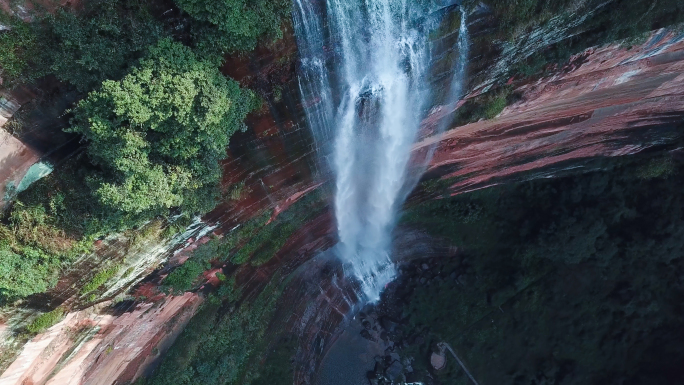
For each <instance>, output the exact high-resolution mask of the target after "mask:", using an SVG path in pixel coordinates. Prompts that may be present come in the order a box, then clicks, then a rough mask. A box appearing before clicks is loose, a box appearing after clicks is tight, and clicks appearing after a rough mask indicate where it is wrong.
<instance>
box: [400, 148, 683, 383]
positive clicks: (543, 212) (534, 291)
mask: <svg viewBox="0 0 684 385" xmlns="http://www.w3.org/2000/svg"><path fill="white" fill-rule="evenodd" d="M595 166H596V167H597V168H598V169H599V170H601V171H595V172H589V173H585V174H575V175H571V176H567V177H563V178H558V179H553V180H535V181H531V182H525V183H520V184H516V185H508V186H500V187H496V188H491V189H488V190H483V191H478V192H474V193H470V194H466V195H462V196H458V197H453V198H445V199H440V200H437V201H429V202H426V203H424V204H420V205H418V206H414V207H413V208H412V209H411V210H409V212H408V213H407V215H406V217H405V221H408V222H410V223H412V224H413V225H416V226H420V227H421V228H423V229H427V230H429V231H430V232H432V233H433V234H435V235H438V236H440V237H444V238H446V239H449V240H450V241H451V242H453V244H455V245H458V246H459V247H462V248H463V250H464V253H463V254H462V255H461V256H459V257H455V258H453V259H444V260H440V261H435V263H436V265H435V268H434V269H433V270H431V271H427V272H423V273H422V274H423V276H424V277H434V278H430V280H429V284H425V285H423V284H419V283H417V282H415V281H413V282H414V283H409V284H407V285H406V287H403V288H402V290H404V292H403V293H405V294H404V295H407V296H408V297H407V299H406V301H407V302H408V304H409V305H408V306H406V307H405V308H404V315H406V316H407V317H408V319H409V320H410V323H409V328H408V330H407V334H409V335H410V334H412V333H415V334H418V335H423V336H425V337H426V338H427V339H428V342H429V341H432V342H433V343H434V342H438V341H447V342H450V343H451V344H452V345H453V346H454V348H455V349H456V351H457V352H459V354H461V358H462V359H463V360H464V361H465V362H466V364H467V365H468V366H469V368H470V369H471V371H472V372H473V374H474V375H475V377H476V378H477V379H478V380H479V381H481V382H483V383H512V384H533V383H537V384H538V383H583V384H586V383H614V382H615V383H617V382H619V383H649V381H651V382H653V383H663V384H664V383H679V382H680V381H681V375H680V374H678V371H677V367H678V365H679V364H678V363H679V362H681V359H684V350H682V348H681V344H680V343H679V342H680V341H681V338H683V337H684V335H682V333H681V327H680V325H681V317H682V308H681V305H680V300H681V298H683V297H684V285H683V284H682V280H681V279H680V278H679V277H680V276H681V274H682V273H683V272H684V264H683V262H684V195H683V194H682V193H681V189H680V186H681V184H682V182H683V179H684V175H683V174H682V166H681V164H680V162H677V161H676V160H673V159H672V158H670V157H669V156H665V157H658V158H654V159H652V160H649V159H644V158H636V159H634V160H610V161H607V162H601V163H598V164H596V165H595ZM436 190H437V192H438V190H439V189H436ZM420 263H421V262H419V263H418V264H420ZM415 334H414V335H415ZM429 349H430V344H429V343H428V344H426V345H423V346H422V347H421V346H412V347H411V348H409V349H407V350H406V353H407V354H410V355H413V356H414V357H416V358H418V359H419V362H418V363H417V364H416V365H414V367H416V368H418V367H420V368H423V369H421V370H427V368H428V365H429V363H427V362H426V361H424V360H423V359H420V357H428V354H429ZM627 352H629V353H627ZM492 357H495V358H496V362H497V365H496V367H495V368H492V366H491V365H490V364H489V362H491V359H492ZM423 373H425V372H423ZM678 376H679V377H678ZM461 380H463V381H466V379H465V375H464V374H463V372H462V371H461V370H460V369H459V367H458V366H453V365H452V366H450V369H448V370H446V371H444V372H441V373H437V377H436V381H435V382H433V383H437V384H440V383H441V384H452V383H455V382H456V381H461Z"/></svg>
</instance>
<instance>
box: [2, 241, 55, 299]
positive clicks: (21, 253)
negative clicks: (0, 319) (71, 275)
mask: <svg viewBox="0 0 684 385" xmlns="http://www.w3.org/2000/svg"><path fill="white" fill-rule="evenodd" d="M59 267H60V262H59V260H58V259H56V258H55V257H53V256H51V255H49V254H46V253H45V252H43V251H42V250H40V249H37V248H34V247H30V246H24V247H22V248H18V249H14V248H12V247H10V246H9V245H8V244H6V243H5V244H3V243H0V302H2V301H7V300H12V299H16V298H20V297H26V296H29V295H31V294H35V293H41V292H44V291H45V290H47V289H48V288H50V287H52V286H54V285H55V284H56V283H57V272H58V271H59Z"/></svg>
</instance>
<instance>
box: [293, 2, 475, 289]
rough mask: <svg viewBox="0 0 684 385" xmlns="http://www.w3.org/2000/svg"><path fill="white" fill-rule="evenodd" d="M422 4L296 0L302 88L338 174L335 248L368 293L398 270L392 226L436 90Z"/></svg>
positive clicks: (456, 90)
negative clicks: (433, 89) (431, 78)
mask: <svg viewBox="0 0 684 385" xmlns="http://www.w3.org/2000/svg"><path fill="white" fill-rule="evenodd" d="M418 3H419V1H415V0H413V1H411V0H327V3H326V4H325V5H323V4H322V3H321V2H320V1H316V0H295V11H294V20H295V28H296V33H297V38H298V44H299V48H300V52H301V75H300V83H299V84H300V90H301V93H302V98H303V100H304V103H305V108H306V112H307V118H308V123H309V125H310V126H311V129H312V131H313V132H314V138H315V141H316V146H317V147H319V148H320V150H321V152H323V153H324V155H325V157H327V155H328V153H331V155H332V156H331V157H330V159H329V162H330V165H331V167H332V169H333V171H334V174H335V178H336V195H335V215H336V220H337V230H338V235H339V241H340V242H339V245H338V247H337V251H338V254H339V257H340V258H341V259H342V261H343V262H345V269H346V272H347V274H350V275H352V276H353V277H355V278H356V279H357V280H358V281H359V284H360V289H361V292H362V294H363V296H364V297H365V299H366V300H368V301H371V302H372V301H376V300H377V299H378V298H379V295H380V292H381V290H382V289H383V288H384V286H385V285H386V284H387V283H388V282H390V281H391V280H392V278H393V277H394V275H395V269H394V265H393V263H392V261H391V259H390V255H389V253H390V247H391V232H392V229H393V227H394V223H395V220H396V214H397V211H398V208H399V206H400V205H401V204H402V203H403V198H404V195H405V194H403V193H402V189H403V188H404V187H405V182H406V175H405V174H406V168H407V164H408V162H409V159H410V155H411V146H412V144H413V143H414V141H415V139H416V136H417V133H418V129H419V127H420V122H421V120H422V119H423V118H424V117H425V110H426V109H427V107H428V104H429V102H430V98H431V95H432V92H431V89H430V86H429V84H430V82H429V81H428V79H427V78H428V75H429V73H428V72H429V65H430V61H431V55H430V43H429V39H428V32H426V31H425V30H420V29H421V28H425V27H426V26H425V25H424V24H425V23H426V22H427V21H426V20H427V17H426V16H428V15H429V14H430V12H431V7H430V6H429V5H425V4H422V5H419V4H418ZM422 3H425V1H422ZM324 7H325V8H324ZM432 9H433V10H434V7H433V8H432ZM322 16H326V17H327V18H325V19H324V18H323V17H322ZM323 20H327V27H328V28H327V30H325V29H323V25H324V23H323ZM462 24H463V27H462V30H465V22H463V23H462ZM462 34H463V33H462ZM460 41H461V39H460V38H459V45H460V44H461V43H460ZM459 48H460V54H461V56H463V55H464V53H465V51H466V50H465V48H464V47H459ZM460 67H463V69H460ZM464 69H465V63H464V62H463V63H459V68H457V69H456V71H455V76H454V80H453V82H452V83H453V84H455V86H454V85H452V89H451V93H450V94H451V95H454V94H455V96H456V97H458V96H460V93H461V85H460V83H461V81H462V77H463V72H464ZM448 99H449V100H448V101H447V103H450V102H452V100H451V99H452V96H450V97H448ZM327 143H331V144H332V148H331V149H330V151H327Z"/></svg>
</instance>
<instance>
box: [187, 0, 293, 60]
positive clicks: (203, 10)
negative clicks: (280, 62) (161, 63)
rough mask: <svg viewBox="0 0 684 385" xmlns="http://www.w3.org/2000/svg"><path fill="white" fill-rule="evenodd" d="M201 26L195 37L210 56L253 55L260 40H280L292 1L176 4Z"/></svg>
mask: <svg viewBox="0 0 684 385" xmlns="http://www.w3.org/2000/svg"><path fill="white" fill-rule="evenodd" d="M174 1H175V2H176V4H178V6H179V7H180V8H181V9H182V10H184V11H185V12H187V13H188V14H189V15H190V16H192V17H193V18H194V19H195V20H197V21H198V22H199V24H198V25H196V26H195V35H196V36H198V37H199V39H198V40H200V41H201V43H200V45H204V47H202V48H205V49H207V50H209V52H225V51H249V50H252V49H254V48H255V47H256V44H257V40H258V38H259V37H261V36H264V35H271V36H273V37H280V36H281V35H282V31H281V29H280V27H281V24H282V21H283V19H284V18H286V17H287V16H289V12H290V0H174Z"/></svg>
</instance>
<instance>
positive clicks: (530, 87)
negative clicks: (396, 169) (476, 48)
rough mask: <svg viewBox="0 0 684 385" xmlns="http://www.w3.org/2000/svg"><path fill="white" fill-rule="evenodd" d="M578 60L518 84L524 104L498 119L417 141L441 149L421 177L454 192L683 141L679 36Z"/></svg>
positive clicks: (683, 67)
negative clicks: (542, 170) (590, 159)
mask: <svg viewBox="0 0 684 385" xmlns="http://www.w3.org/2000/svg"><path fill="white" fill-rule="evenodd" d="M578 58H581V62H571V63H570V64H569V65H568V66H566V67H565V68H563V69H561V71H560V72H558V73H556V74H554V75H552V76H549V77H547V78H542V79H538V80H537V81H535V82H529V83H522V84H520V85H519V86H518V87H517V90H516V92H519V93H520V95H521V99H520V100H519V101H518V102H515V103H513V104H511V105H509V106H508V107H506V108H505V109H504V111H503V112H502V113H501V114H500V115H499V116H498V117H496V118H494V119H491V120H486V121H480V122H476V123H472V124H467V125H465V126H461V127H455V128H452V129H451V130H448V131H447V132H445V133H443V134H442V135H437V136H433V137H430V138H427V139H424V140H423V141H421V142H420V143H418V144H417V145H416V146H415V151H416V153H417V154H420V153H423V152H426V151H428V149H429V148H430V147H431V146H433V145H436V147H437V148H436V151H435V153H434V157H433V158H432V160H431V162H430V166H429V168H428V171H427V174H426V176H425V177H424V179H431V178H435V177H440V178H441V179H442V180H443V181H444V183H445V184H447V185H448V186H449V190H450V191H451V193H452V194H457V193H461V192H465V191H470V190H473V189H478V188H482V187H486V186H490V185H493V184H497V183H502V182H505V181H510V180H515V178H516V177H517V175H519V174H520V173H523V172H528V173H529V172H530V171H534V170H539V169H542V168H545V167H548V166H552V165H559V166H560V167H561V168H562V165H567V164H570V163H569V162H572V161H577V160H582V159H587V158H591V157H596V156H620V155H628V154H634V153H638V152H640V151H643V150H644V149H647V148H650V147H652V146H655V145H659V144H663V143H668V142H670V141H671V140H673V139H674V138H676V137H677V136H678V135H679V133H678V131H677V127H678V125H680V124H681V121H682V118H683V117H684V113H683V112H682V111H683V110H684V77H683V76H684V39H682V37H681V36H679V35H677V34H674V33H671V32H668V31H659V32H657V33H655V34H654V35H653V36H652V37H651V38H650V39H649V40H648V41H647V42H646V43H644V44H643V45H641V46H639V47H634V48H632V49H630V50H628V49H626V48H622V47H620V46H618V45H613V46H609V47H605V48H600V49H595V50H593V51H588V52H586V53H584V54H583V55H580V56H578ZM570 167H572V166H570ZM540 176H541V175H540ZM545 176H548V175H545Z"/></svg>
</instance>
